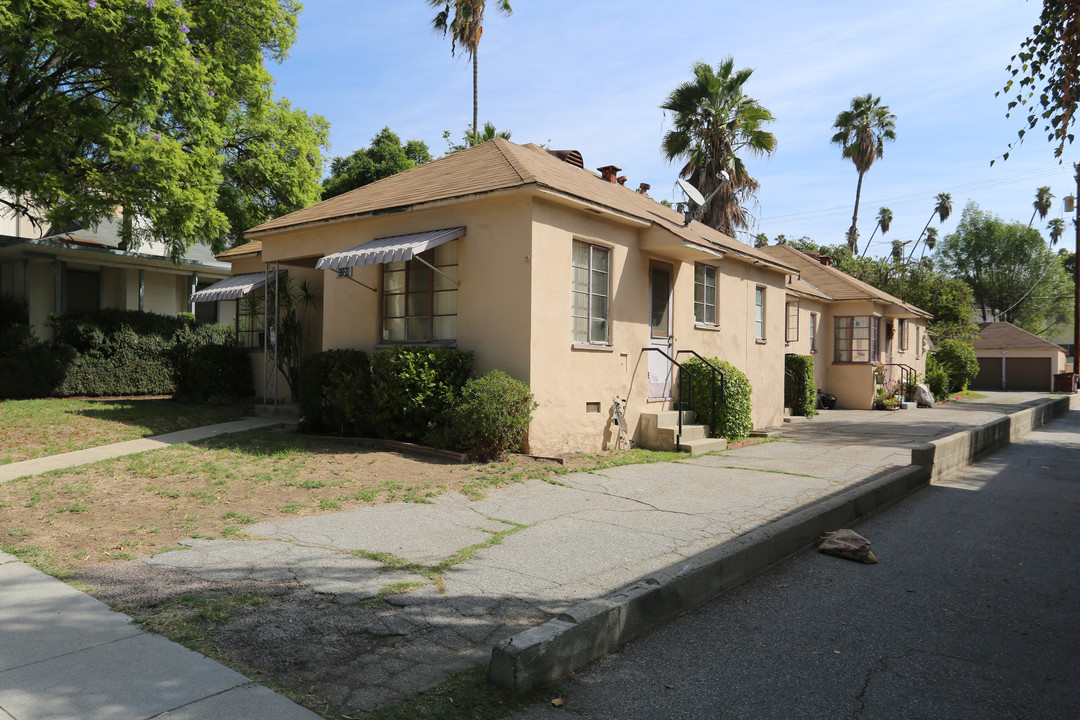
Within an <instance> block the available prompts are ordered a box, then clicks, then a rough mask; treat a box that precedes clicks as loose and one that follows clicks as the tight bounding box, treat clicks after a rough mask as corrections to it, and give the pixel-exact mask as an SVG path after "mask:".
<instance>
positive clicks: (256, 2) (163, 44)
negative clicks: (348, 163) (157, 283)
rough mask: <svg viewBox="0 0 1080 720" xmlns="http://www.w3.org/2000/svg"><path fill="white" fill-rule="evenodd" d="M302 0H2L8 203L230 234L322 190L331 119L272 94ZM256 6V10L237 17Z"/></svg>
mask: <svg viewBox="0 0 1080 720" xmlns="http://www.w3.org/2000/svg"><path fill="white" fill-rule="evenodd" d="M299 9H300V5H299V3H298V2H296V0H215V1H214V2H210V1H209V0H186V1H183V0H137V1H134V0H133V1H132V2H124V3H121V2H115V1H112V0H9V2H4V3H0V106H2V107H4V108H5V111H4V112H3V113H2V114H0V188H3V189H4V190H6V191H7V195H6V196H4V197H5V199H3V200H0V203H2V204H3V205H6V206H7V209H8V210H9V211H11V210H13V211H15V212H22V213H24V214H26V215H27V216H29V217H31V218H32V219H33V220H34V221H35V222H37V223H38V224H40V225H45V224H47V223H51V224H61V225H66V224H68V223H70V222H73V221H80V222H83V223H89V224H91V225H92V224H94V223H96V222H98V221H100V220H101V219H103V218H107V217H114V216H116V215H117V213H118V212H119V211H120V210H121V209H122V210H123V211H124V212H125V213H126V214H128V215H129V216H132V217H137V218H140V222H133V223H124V226H125V228H128V229H129V230H125V232H130V233H131V236H129V237H127V238H125V240H127V241H128V243H129V244H130V245H137V243H138V241H139V240H140V239H141V237H143V236H153V237H154V238H156V239H158V240H162V241H164V242H166V243H167V244H168V245H169V247H170V249H171V251H172V255H173V257H174V258H178V257H180V256H181V255H182V254H183V253H184V251H185V250H186V249H187V248H188V247H189V246H190V245H191V244H192V243H195V242H205V243H208V244H210V245H211V246H213V247H214V248H215V249H222V248H224V247H225V246H226V245H227V244H229V243H230V242H233V241H235V240H236V239H238V238H239V237H240V235H241V233H242V232H243V230H244V229H245V228H246V227H249V226H251V225H253V224H257V223H259V222H261V221H262V220H264V219H267V218H268V217H272V216H274V215H278V214H281V213H284V212H288V211H291V210H294V209H298V208H300V207H304V206H305V205H308V204H310V203H312V202H314V201H316V200H317V199H318V196H319V175H320V174H321V163H322V149H323V148H324V147H325V146H326V143H327V135H328V125H327V123H326V121H325V120H323V119H322V118H320V117H318V116H311V115H308V114H307V113H305V112H303V111H302V110H298V109H295V108H293V107H292V106H291V105H290V104H289V102H288V101H287V100H284V99H283V100H281V101H274V100H273V99H272V96H271V86H272V83H273V79H272V77H271V76H270V73H269V72H268V70H267V68H266V63H267V62H268V61H276V62H280V61H281V60H283V59H284V58H285V57H286V54H287V51H288V48H289V47H290V46H291V45H292V43H293V41H294V40H295V37H296V27H297V13H298V12H299ZM238 18H242V19H243V22H238V21H237V19H238Z"/></svg>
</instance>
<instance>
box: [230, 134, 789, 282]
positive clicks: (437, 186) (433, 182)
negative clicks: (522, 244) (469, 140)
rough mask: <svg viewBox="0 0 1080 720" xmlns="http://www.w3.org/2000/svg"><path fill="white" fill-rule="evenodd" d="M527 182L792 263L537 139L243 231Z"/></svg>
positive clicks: (708, 242)
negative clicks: (555, 152) (566, 158)
mask: <svg viewBox="0 0 1080 720" xmlns="http://www.w3.org/2000/svg"><path fill="white" fill-rule="evenodd" d="M530 186H531V187H534V188H537V189H541V190H546V191H548V192H553V193H556V194H558V195H562V196H564V197H569V198H572V199H574V200H577V201H579V202H581V203H582V204H585V205H593V206H598V207H600V208H605V209H608V210H612V211H614V212H617V213H621V214H623V215H627V216H630V217H632V218H634V219H637V220H640V221H643V222H648V223H651V224H653V225H655V226H657V227H660V228H662V229H664V230H666V231H668V232H670V233H672V234H674V235H676V236H677V237H679V238H680V239H682V240H684V241H686V242H689V243H692V244H695V245H700V246H703V247H706V248H710V249H714V250H719V251H721V252H724V253H730V254H732V255H736V256H739V257H741V258H743V259H749V260H757V261H759V262H762V263H764V264H766V265H767V266H769V267H772V268H774V269H780V270H790V269H791V268H790V267H787V266H785V265H784V264H783V263H782V262H781V263H778V262H777V261H776V260H774V259H771V258H769V257H768V256H767V255H763V254H762V253H760V252H758V251H757V250H756V249H755V248H753V247H750V246H749V245H745V244H743V243H740V242H738V241H736V240H734V239H732V238H730V237H728V236H727V235H725V234H723V233H721V232H719V231H717V230H714V229H712V228H710V227H707V226H706V225H702V224H701V223H699V222H694V223H691V224H690V226H689V227H683V217H682V215H681V214H680V213H678V212H677V211H675V210H674V209H671V208H668V207H665V206H663V205H661V204H660V203H658V202H656V201H655V200H652V199H651V198H648V197H646V196H644V195H641V194H639V193H638V192H636V191H634V190H632V189H630V188H627V187H623V186H621V185H618V184H616V183H611V182H607V181H605V180H603V179H602V178H601V177H600V176H599V175H597V174H596V173H593V172H590V171H588V170H582V169H581V168H577V167H574V166H572V165H570V164H568V163H566V162H563V161H562V160H559V159H558V158H556V157H554V156H552V155H551V154H550V153H548V152H547V151H546V150H544V149H543V148H541V147H539V146H537V145H532V144H530V145H517V144H515V143H512V142H510V141H509V140H504V139H502V138H496V139H494V140H489V141H488V142H485V143H482V144H480V145H477V146H476V147H472V148H469V149H467V150H462V151H460V152H457V153H454V154H452V155H447V156H445V157H442V158H439V159H438V160H435V161H433V162H430V163H427V164H425V165H420V166H418V167H415V168H412V169H410V170H406V171H405V172H402V173H398V174H397V175H392V176H391V177H388V178H384V179H382V180H379V181H377V182H374V183H371V184H370V185H365V186H363V187H360V188H357V189H355V190H351V191H349V192H347V193H344V194H342V195H338V196H337V197H334V198H330V199H329V200H325V201H323V202H321V203H318V204H317V205H312V206H311V207H307V208H304V209H303V210H297V211H296V212H293V213H290V214H288V215H284V216H282V217H279V218H275V219H274V220H270V221H269V222H265V223H263V224H262V225H259V226H258V227H254V228H252V229H250V230H248V231H247V233H246V234H247V235H248V236H249V237H260V239H261V238H262V237H267V236H270V234H271V233H273V232H275V231H279V230H285V229H289V228H296V227H301V226H304V225H309V224H313V223H319V222H326V221H329V220H338V219H343V218H348V217H356V216H362V215H366V214H370V213H374V212H377V211H385V210H389V209H400V208H405V207H411V206H415V205H420V204H424V203H431V202H437V201H441V200H450V199H455V198H466V197H470V196H475V195H479V194H483V193H491V192H498V191H503V190H511V189H515V188H525V187H530ZM230 252H233V251H230ZM778 265H779V267H777V266H778Z"/></svg>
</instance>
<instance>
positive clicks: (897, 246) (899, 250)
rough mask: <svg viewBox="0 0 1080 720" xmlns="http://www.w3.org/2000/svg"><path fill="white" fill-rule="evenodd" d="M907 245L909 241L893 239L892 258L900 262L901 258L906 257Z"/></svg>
mask: <svg viewBox="0 0 1080 720" xmlns="http://www.w3.org/2000/svg"><path fill="white" fill-rule="evenodd" d="M905 245H907V243H906V242H903V241H901V240H893V241H892V259H893V260H895V261H896V262H900V261H901V260H903V259H904V246H905Z"/></svg>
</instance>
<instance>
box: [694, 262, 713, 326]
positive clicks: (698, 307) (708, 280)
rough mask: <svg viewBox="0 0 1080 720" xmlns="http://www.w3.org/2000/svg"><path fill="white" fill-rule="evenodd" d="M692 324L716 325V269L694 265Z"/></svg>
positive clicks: (709, 266)
mask: <svg viewBox="0 0 1080 720" xmlns="http://www.w3.org/2000/svg"><path fill="white" fill-rule="evenodd" d="M694 322H696V323H699V324H702V325H716V324H717V322H718V321H717V319H716V268H714V267H713V266H711V265H694Z"/></svg>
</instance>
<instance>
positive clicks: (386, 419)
mask: <svg viewBox="0 0 1080 720" xmlns="http://www.w3.org/2000/svg"><path fill="white" fill-rule="evenodd" d="M472 360H473V354H472V353H471V352H465V351H462V350H454V349H451V348H418V347H404V346H398V347H395V348H392V349H389V350H378V351H376V352H374V353H372V354H371V395H372V420H373V421H374V423H375V426H376V427H377V428H378V431H379V434H381V435H383V436H384V437H392V438H396V439H399V440H421V439H423V438H425V437H427V435H428V433H429V431H430V430H431V428H432V427H433V426H434V424H435V423H436V421H438V420H442V421H445V415H446V413H447V412H448V411H449V410H450V408H451V407H452V406H453V403H454V397H455V395H456V393H457V392H458V391H460V390H461V388H462V387H463V386H464V385H465V383H466V382H467V381H468V379H469V374H470V372H471V371H472Z"/></svg>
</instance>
